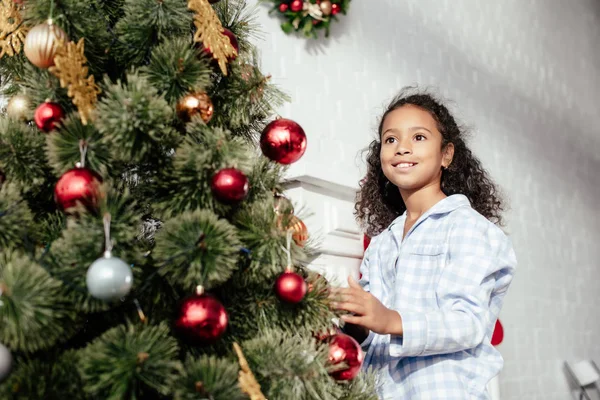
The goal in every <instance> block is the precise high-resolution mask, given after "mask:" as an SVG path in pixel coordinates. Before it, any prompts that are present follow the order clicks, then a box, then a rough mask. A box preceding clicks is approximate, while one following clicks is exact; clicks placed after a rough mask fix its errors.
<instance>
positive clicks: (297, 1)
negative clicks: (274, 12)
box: [290, 0, 303, 12]
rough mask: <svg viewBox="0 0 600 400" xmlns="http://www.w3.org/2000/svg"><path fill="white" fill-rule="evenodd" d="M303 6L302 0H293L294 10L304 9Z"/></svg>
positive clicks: (292, 7)
mask: <svg viewBox="0 0 600 400" xmlns="http://www.w3.org/2000/svg"><path fill="white" fill-rule="evenodd" d="M302 7H303V3H302V0H294V1H292V4H291V5H290V9H291V10H292V11H293V12H298V11H302Z"/></svg>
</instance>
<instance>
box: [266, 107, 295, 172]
mask: <svg viewBox="0 0 600 400" xmlns="http://www.w3.org/2000/svg"><path fill="white" fill-rule="evenodd" d="M260 148H261V150H262V152H263V154H264V155H265V157H267V158H269V159H271V160H273V161H275V162H278V163H280V164H292V163H294V162H296V161H298V160H299V159H300V157H302V155H304V152H305V151H306V134H305V133H304V129H302V127H301V126H300V125H298V124H297V123H296V122H294V121H292V120H291V119H286V118H277V119H276V120H275V121H272V122H270V123H269V124H268V125H267V126H265V128H264V129H263V131H262V134H261V136H260Z"/></svg>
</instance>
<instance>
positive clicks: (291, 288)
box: [275, 231, 308, 304]
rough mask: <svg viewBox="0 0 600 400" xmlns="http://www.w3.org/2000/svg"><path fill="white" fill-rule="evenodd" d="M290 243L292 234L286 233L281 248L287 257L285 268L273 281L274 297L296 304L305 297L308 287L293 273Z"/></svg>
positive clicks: (298, 275)
mask: <svg viewBox="0 0 600 400" xmlns="http://www.w3.org/2000/svg"><path fill="white" fill-rule="evenodd" d="M291 242H292V232H291V231H288V232H287V244H286V247H283V246H282V249H283V250H284V251H285V254H286V255H287V267H286V269H285V272H284V273H282V274H281V275H279V277H278V278H277V280H276V281H275V295H276V296H277V297H278V298H279V300H281V301H283V302H284V303H288V304H298V303H300V302H301V301H302V300H303V299H304V296H306V292H307V291H308V285H307V284H306V281H305V280H304V278H303V277H302V276H301V275H300V274H297V273H296V272H294V271H293V268H292V253H291Z"/></svg>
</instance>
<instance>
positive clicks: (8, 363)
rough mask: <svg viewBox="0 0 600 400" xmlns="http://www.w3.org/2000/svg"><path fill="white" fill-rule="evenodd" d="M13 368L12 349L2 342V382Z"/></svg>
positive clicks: (0, 379)
mask: <svg viewBox="0 0 600 400" xmlns="http://www.w3.org/2000/svg"><path fill="white" fill-rule="evenodd" d="M11 370H12V355H11V354H10V350H9V349H8V348H7V347H6V346H4V345H3V344H2V343H0V382H2V381H3V380H4V379H6V377H8V375H9V374H10V371H11Z"/></svg>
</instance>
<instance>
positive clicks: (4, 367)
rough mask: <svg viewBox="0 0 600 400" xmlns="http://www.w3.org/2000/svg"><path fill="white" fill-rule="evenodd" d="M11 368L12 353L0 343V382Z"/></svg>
mask: <svg viewBox="0 0 600 400" xmlns="http://www.w3.org/2000/svg"><path fill="white" fill-rule="evenodd" d="M0 293H1V292H0ZM11 370H12V355H11V354H10V350H9V349H8V348H7V347H6V346H4V345H3V344H2V343H0V382H2V381H3V380H4V379H6V378H7V377H8V375H9V374H10V371H11Z"/></svg>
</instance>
